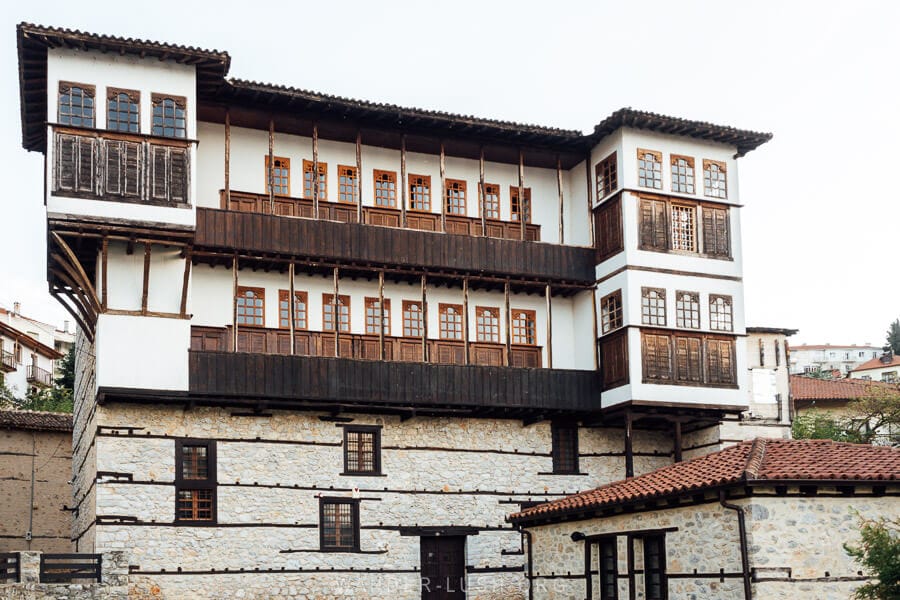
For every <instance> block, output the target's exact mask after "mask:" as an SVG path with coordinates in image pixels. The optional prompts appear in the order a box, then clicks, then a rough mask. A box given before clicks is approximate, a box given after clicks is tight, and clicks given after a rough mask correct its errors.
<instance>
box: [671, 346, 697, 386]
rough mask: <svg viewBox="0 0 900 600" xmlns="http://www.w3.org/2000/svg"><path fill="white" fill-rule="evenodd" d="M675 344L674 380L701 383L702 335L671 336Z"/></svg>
mask: <svg viewBox="0 0 900 600" xmlns="http://www.w3.org/2000/svg"><path fill="white" fill-rule="evenodd" d="M672 342H673V344H674V345H675V381H680V382H683V383H692V384H700V383H703V337H702V336H700V335H693V336H691V335H677V336H673V339H672Z"/></svg>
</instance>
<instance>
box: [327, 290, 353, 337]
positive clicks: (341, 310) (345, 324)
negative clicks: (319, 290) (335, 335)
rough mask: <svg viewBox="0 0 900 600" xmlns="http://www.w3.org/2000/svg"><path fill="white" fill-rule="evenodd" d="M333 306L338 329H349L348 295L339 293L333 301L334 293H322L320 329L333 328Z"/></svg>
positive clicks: (330, 329) (329, 329)
mask: <svg viewBox="0 0 900 600" xmlns="http://www.w3.org/2000/svg"><path fill="white" fill-rule="evenodd" d="M335 307H337V315H338V317H337V320H338V322H339V324H340V330H341V331H350V296H344V295H340V296H338V297H337V301H335V299H334V294H322V330H323V331H334V330H335V326H334V323H335V318H334V315H335Z"/></svg>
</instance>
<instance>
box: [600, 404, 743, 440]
mask: <svg viewBox="0 0 900 600" xmlns="http://www.w3.org/2000/svg"><path fill="white" fill-rule="evenodd" d="M746 410H747V407H746V406H732V405H727V404H725V405H719V404H695V403H687V402H684V403H676V402H659V401H657V400H646V401H642V400H629V401H627V402H622V403H620V404H616V405H614V406H609V407H607V408H604V409H603V410H602V411H600V414H599V415H598V417H597V421H596V424H599V425H604V426H607V425H609V426H615V427H621V426H624V424H625V420H626V419H627V418H630V419H631V420H632V423H633V424H634V428H635V429H649V430H659V431H671V429H672V425H673V423H676V422H678V423H681V424H682V432H683V433H690V432H692V431H696V430H698V429H703V428H704V427H708V426H710V425H715V424H717V423H719V422H721V421H722V420H724V419H728V418H732V419H736V418H738V417H739V416H740V414H741V413H742V412H743V411H746Z"/></svg>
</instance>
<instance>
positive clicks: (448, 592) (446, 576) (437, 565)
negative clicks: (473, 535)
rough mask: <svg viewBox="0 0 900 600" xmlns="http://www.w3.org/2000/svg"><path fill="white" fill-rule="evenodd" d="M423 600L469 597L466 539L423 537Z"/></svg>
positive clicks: (454, 599) (452, 599) (448, 599)
mask: <svg viewBox="0 0 900 600" xmlns="http://www.w3.org/2000/svg"><path fill="white" fill-rule="evenodd" d="M421 553H422V600H457V599H460V598H465V597H466V538H465V537H461V536H457V537H442V536H441V537H423V538H421Z"/></svg>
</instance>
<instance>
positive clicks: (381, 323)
mask: <svg viewBox="0 0 900 600" xmlns="http://www.w3.org/2000/svg"><path fill="white" fill-rule="evenodd" d="M378 358H379V359H380V360H384V271H378Z"/></svg>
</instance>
